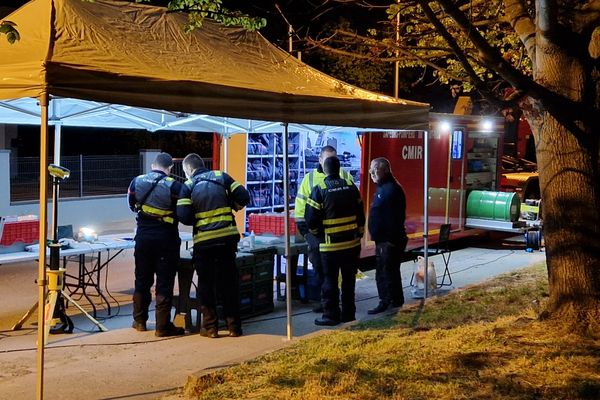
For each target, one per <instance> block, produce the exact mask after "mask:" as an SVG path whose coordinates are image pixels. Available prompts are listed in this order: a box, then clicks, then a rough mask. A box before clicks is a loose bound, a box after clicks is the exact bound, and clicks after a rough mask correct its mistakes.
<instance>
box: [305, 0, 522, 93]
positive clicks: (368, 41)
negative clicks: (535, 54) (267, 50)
mask: <svg viewBox="0 0 600 400" xmlns="http://www.w3.org/2000/svg"><path fill="white" fill-rule="evenodd" d="M458 4H462V5H463V6H462V7H460V9H461V11H463V12H464V13H465V15H466V16H467V17H468V18H469V21H470V23H471V26H472V29H474V30H477V31H478V32H479V33H480V34H481V35H482V36H483V37H484V38H485V39H486V40H487V41H488V43H490V45H491V46H493V47H494V48H495V49H497V50H498V51H499V52H500V54H501V55H502V57H503V58H504V59H505V60H507V61H509V62H510V63H511V64H512V65H513V66H515V67H516V68H518V69H519V70H520V71H521V72H523V73H524V74H525V75H528V76H530V75H531V61H530V59H529V58H528V57H527V55H526V52H525V50H524V47H523V44H522V43H521V41H520V40H519V37H518V36H517V35H516V33H515V32H514V30H513V29H512V27H511V26H510V24H509V23H508V22H507V21H506V18H505V15H504V6H503V2H502V1H501V0H492V1H483V0H474V1H470V2H458ZM428 5H429V7H431V9H432V11H433V13H434V14H435V16H436V18H437V19H438V20H439V22H440V23H441V26H443V28H444V29H445V30H446V31H447V32H448V34H449V35H450V36H451V37H452V38H453V40H454V41H455V42H456V45H457V47H458V48H460V50H461V52H462V53H463V55H464V56H465V57H466V60H467V62H468V64H469V66H470V68H471V69H472V70H473V71H474V74H469V72H468V71H466V70H465V66H464V63H463V62H461V60H460V59H459V58H458V57H457V55H456V52H455V51H454V50H453V48H452V47H451V46H450V45H449V44H448V42H447V40H446V38H445V37H444V36H443V35H441V34H440V32H439V29H437V28H436V27H435V26H434V25H433V24H432V23H431V22H430V20H429V18H427V16H426V14H425V12H424V10H423V8H422V7H421V4H419V1H418V0H411V1H402V2H400V3H396V4H392V5H390V6H389V7H388V8H387V9H386V14H385V19H386V20H385V21H384V20H382V21H380V22H379V23H377V24H374V26H372V27H369V29H366V30H365V32H364V34H360V33H358V32H357V30H353V29H348V28H347V27H344V26H340V27H339V28H338V29H337V30H336V31H335V32H333V33H327V34H326V35H321V37H319V38H317V39H310V38H309V39H308V40H309V42H310V43H312V44H313V45H314V46H316V47H319V48H321V49H322V50H323V51H327V52H330V53H331V54H335V53H336V51H339V50H342V51H344V52H345V53H346V54H347V57H352V55H353V57H355V58H356V59H365V58H370V59H371V60H373V62H374V63H376V62H377V61H383V62H387V63H391V62H394V61H397V62H398V64H399V68H400V69H403V70H405V71H414V70H415V69H420V70H421V71H422V74H420V75H417V76H415V77H414V79H422V78H421V77H422V76H425V75H428V76H431V77H433V79H435V80H437V81H439V82H440V83H443V84H455V83H458V84H461V85H462V88H463V90H464V91H465V92H469V91H472V90H473V89H474V88H475V86H476V83H479V84H480V87H479V89H481V83H482V82H483V83H484V84H485V87H486V88H487V90H488V91H489V92H490V93H491V92H496V93H497V92H498V90H499V89H500V88H503V87H505V86H506V85H505V84H504V80H503V79H502V78H500V77H499V76H498V75H497V73H496V72H494V71H493V70H491V69H489V68H488V66H486V63H485V60H483V59H482V55H481V53H480V51H479V50H478V49H477V48H476V47H475V45H474V44H473V43H472V42H471V41H470V40H469V38H468V36H467V35H465V34H464V32H463V31H462V30H461V28H460V27H459V26H458V25H457V24H456V22H455V21H454V20H453V19H452V18H450V17H449V16H448V15H447V14H446V13H445V11H444V10H443V9H442V7H441V6H440V5H439V4H438V3H437V2H431V3H428ZM369 12H377V10H376V9H370V10H369ZM530 12H532V10H530ZM383 18H384V16H382V19H383ZM398 22H399V23H398ZM396 30H397V31H398V40H396ZM401 75H405V76H406V74H405V73H403V74H401ZM413 75H414V74H413ZM408 76H410V74H409V75H408ZM475 76H476V77H477V79H475ZM477 80H480V81H481V82H476V81H477Z"/></svg>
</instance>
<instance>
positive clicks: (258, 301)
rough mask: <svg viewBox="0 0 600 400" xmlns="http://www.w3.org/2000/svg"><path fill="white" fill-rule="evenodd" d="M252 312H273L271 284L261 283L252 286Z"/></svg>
mask: <svg viewBox="0 0 600 400" xmlns="http://www.w3.org/2000/svg"><path fill="white" fill-rule="evenodd" d="M253 299H254V304H253V305H254V311H255V312H257V311H259V310H261V311H264V310H266V309H268V310H269V311H273V307H274V306H273V282H272V281H271V282H261V283H257V284H255V285H254V297H253Z"/></svg>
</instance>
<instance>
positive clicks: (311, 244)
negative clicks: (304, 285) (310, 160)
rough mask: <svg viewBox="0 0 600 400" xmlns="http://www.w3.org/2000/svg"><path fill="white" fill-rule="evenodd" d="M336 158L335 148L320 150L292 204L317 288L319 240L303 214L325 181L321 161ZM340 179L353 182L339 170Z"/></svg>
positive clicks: (319, 257) (318, 279)
mask: <svg viewBox="0 0 600 400" xmlns="http://www.w3.org/2000/svg"><path fill="white" fill-rule="evenodd" d="M336 156H337V152H336V149H335V147H333V146H329V145H327V146H323V147H322V148H321V151H320V153H319V165H318V166H317V168H315V169H314V170H312V171H310V172H309V173H308V174H306V175H304V178H302V182H301V183H300V188H299V189H298V193H297V194H296V200H295V202H294V218H295V219H296V227H297V228H298V232H300V234H301V235H302V236H303V237H304V240H306V242H307V244H308V258H309V260H310V263H311V264H312V266H313V268H314V270H315V273H316V274H317V282H318V285H319V287H320V286H321V285H322V283H323V268H322V266H321V256H320V254H319V240H318V239H317V238H316V237H315V235H313V234H312V233H310V231H309V230H308V227H307V226H306V221H305V218H304V214H305V209H306V201H307V199H308V198H309V197H310V193H311V192H312V190H313V188H314V187H315V186H317V185H319V184H321V183H322V182H323V181H324V180H325V173H324V172H323V161H325V160H326V159H327V158H329V157H336ZM340 177H341V178H343V179H345V180H346V181H347V182H348V183H349V184H352V183H353V182H354V180H353V179H352V175H350V174H349V173H348V172H346V171H344V170H340ZM313 311H314V312H319V313H320V312H322V311H323V310H322V308H321V307H316V308H315V309H314V310H313Z"/></svg>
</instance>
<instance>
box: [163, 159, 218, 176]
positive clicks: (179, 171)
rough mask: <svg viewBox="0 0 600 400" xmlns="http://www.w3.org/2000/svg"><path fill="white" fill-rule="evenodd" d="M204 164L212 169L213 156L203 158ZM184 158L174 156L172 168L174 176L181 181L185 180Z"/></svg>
mask: <svg viewBox="0 0 600 400" xmlns="http://www.w3.org/2000/svg"><path fill="white" fill-rule="evenodd" d="M202 160H204V166H205V167H206V168H207V169H212V158H203V159H202ZM182 162H183V158H174V159H173V168H172V169H171V176H172V177H173V178H177V179H178V180H180V181H181V182H184V181H185V172H183V165H182Z"/></svg>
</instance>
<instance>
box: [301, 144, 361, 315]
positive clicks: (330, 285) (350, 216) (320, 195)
mask: <svg viewBox="0 0 600 400" xmlns="http://www.w3.org/2000/svg"><path fill="white" fill-rule="evenodd" d="M323 171H324V172H325V175H326V177H325V179H324V180H323V182H321V183H320V184H318V185H317V186H315V187H314V188H313V190H312V192H311V194H310V197H309V198H308V199H307V201H306V203H307V205H306V213H305V219H306V224H307V226H308V229H309V230H310V233H311V234H313V235H315V237H317V238H318V240H319V252H320V255H321V263H322V266H323V285H322V286H321V305H322V307H323V315H322V317H321V318H317V319H315V324H316V325H337V324H339V323H340V322H349V321H353V320H354V319H355V312H356V305H355V303H354V287H355V284H356V272H357V264H358V257H359V254H360V239H361V237H362V235H363V233H364V225H365V214H364V210H363V203H362V200H361V198H360V193H359V192H358V188H357V187H356V186H355V185H354V184H353V183H349V182H348V180H346V179H344V178H341V177H340V160H339V159H338V158H337V157H335V156H334V157H328V158H326V159H325V160H324V162H323ZM340 271H341V273H342V308H341V312H340V304H339V288H338V275H339V273H340Z"/></svg>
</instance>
